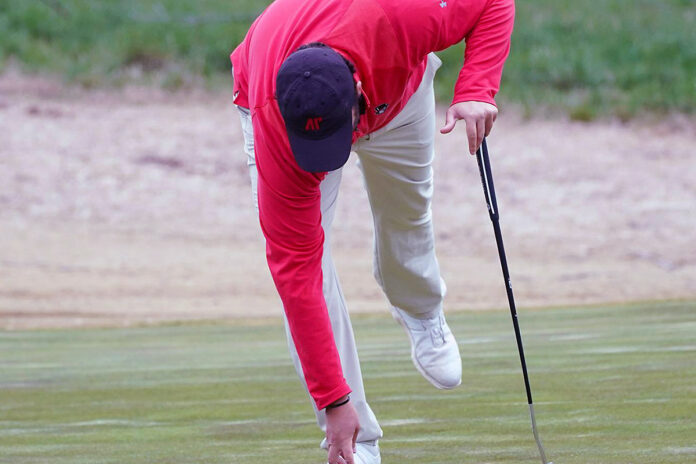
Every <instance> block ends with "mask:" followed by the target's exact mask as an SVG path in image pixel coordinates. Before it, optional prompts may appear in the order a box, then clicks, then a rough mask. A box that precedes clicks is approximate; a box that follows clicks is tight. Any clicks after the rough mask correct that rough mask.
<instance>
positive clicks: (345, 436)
mask: <svg viewBox="0 0 696 464" xmlns="http://www.w3.org/2000/svg"><path fill="white" fill-rule="evenodd" d="M345 399H346V397H343V398H341V399H339V400H338V401H336V403H340V402H342V401H344V400H345ZM359 430H360V422H359V421H358V413H357V411H356V410H355V408H354V407H353V404H352V403H351V402H350V401H349V402H347V403H346V404H344V405H343V406H338V407H336V408H327V409H326V441H327V442H328V444H329V464H354V461H353V453H355V440H356V439H357V438H358V431H359Z"/></svg>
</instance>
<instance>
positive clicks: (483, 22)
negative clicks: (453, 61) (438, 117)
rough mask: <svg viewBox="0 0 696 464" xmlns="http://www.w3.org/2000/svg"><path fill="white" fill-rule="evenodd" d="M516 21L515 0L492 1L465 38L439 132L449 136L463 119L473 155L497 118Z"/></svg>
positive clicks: (490, 0)
mask: <svg viewBox="0 0 696 464" xmlns="http://www.w3.org/2000/svg"><path fill="white" fill-rule="evenodd" d="M514 19H515V3H514V0H489V1H488V3H487V4H486V6H485V8H484V10H483V13H482V14H481V17H480V18H479V20H478V22H477V23H476V25H475V26H474V27H473V29H472V30H471V31H470V32H469V33H468V34H467V35H466V37H465V40H466V50H465V52H464V66H463V67H462V70H461V71H460V73H459V78H458V79H457V83H456V84H455V87H454V99H453V100H452V106H450V108H449V110H448V111H447V116H446V122H445V126H444V127H443V128H442V129H441V131H440V132H442V133H443V134H446V133H448V132H450V131H451V130H452V129H453V128H454V126H455V124H456V121H457V120H459V119H463V120H464V121H465V123H466V129H467V136H468V138H469V151H470V152H471V153H472V154H473V153H474V152H475V151H476V149H477V148H478V146H479V145H480V144H481V141H482V140H483V137H484V135H488V134H489V133H490V130H491V128H492V127H493V122H495V118H496V116H497V114H498V110H497V109H496V107H495V99H494V98H495V95H496V94H497V93H498V89H499V88H500V79H501V76H502V73H503V65H504V63H505V60H506V59H507V56H508V54H509V52H510V36H511V35H512V27H513V23H514Z"/></svg>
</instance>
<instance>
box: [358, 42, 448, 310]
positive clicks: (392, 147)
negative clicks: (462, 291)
mask: <svg viewBox="0 0 696 464" xmlns="http://www.w3.org/2000/svg"><path fill="white" fill-rule="evenodd" d="M439 66H440V60H439V59H438V58H437V57H436V56H435V55H434V54H431V55H430V56H429V58H428V66H427V69H426V72H425V76H424V77H423V81H422V82H421V84H420V86H419V88H418V89H417V91H416V93H415V94H414V95H413V96H412V97H411V98H410V99H409V101H408V103H407V104H406V106H405V107H404V109H403V110H402V111H401V112H400V113H399V114H398V115H397V116H396V117H395V118H394V119H393V120H392V121H391V122H390V123H389V124H387V125H386V126H385V127H384V128H382V129H380V130H378V131H376V132H374V133H372V134H370V135H369V136H366V137H363V138H361V139H360V140H359V141H358V142H357V143H356V145H355V147H354V148H355V150H356V152H357V153H358V156H359V162H360V167H361V170H362V172H363V176H364V180H365V187H366V189H367V193H368V197H369V200H370V207H371V208H372V216H373V220H374V233H375V236H374V272H375V278H376V279H377V282H378V283H379V284H380V286H381V287H382V289H383V291H384V293H385V294H386V296H387V299H388V300H389V302H390V303H391V304H392V305H393V306H396V307H398V308H399V309H402V310H404V311H406V312H407V313H409V314H411V315H413V316H416V317H419V316H423V317H425V316H429V315H432V314H434V313H435V312H437V311H439V310H440V309H441V308H442V301H443V299H444V296H445V291H446V289H445V284H444V281H443V280H442V279H441V277H440V268H439V265H438V262H437V258H436V256H435V244H434V233H433V225H432V212H431V199H432V194H433V170H432V160H433V156H434V148H433V145H434V135H435V98H434V92H433V78H434V76H435V72H436V70H437V68H438V67H439Z"/></svg>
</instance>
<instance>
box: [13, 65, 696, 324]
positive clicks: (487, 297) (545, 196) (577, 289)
mask: <svg viewBox="0 0 696 464" xmlns="http://www.w3.org/2000/svg"><path fill="white" fill-rule="evenodd" d="M442 111H443V109H441V113H442ZM443 119H444V118H443V117H442V115H441V116H440V118H439V120H440V121H442V120H443ZM437 144H438V156H437V161H436V166H435V169H436V193H435V200H434V216H435V228H436V233H437V235H438V242H437V246H438V253H439V256H440V261H441V265H442V268H443V274H444V276H445V278H446V280H447V282H448V287H449V295H448V300H447V307H448V308H450V309H452V310H454V309H456V310H459V309H470V308H476V309H481V308H499V307H504V306H505V305H506V301H505V296H504V289H503V286H502V282H501V279H502V278H501V276H500V270H499V264H498V261H497V255H496V250H495V242H494V239H493V235H492V230H491V226H490V222H489V220H488V216H487V213H486V210H485V205H484V202H483V196H482V192H481V187H480V185H479V179H478V172H477V169H476V165H475V162H474V160H473V158H471V157H469V156H468V155H465V154H463V153H462V152H463V149H462V147H464V146H465V142H464V135H463V131H461V130H460V131H457V133H456V134H455V135H450V136H439V137H438V139H437ZM490 148H491V153H492V156H493V169H494V173H495V179H496V182H497V184H496V186H497V190H498V195H499V203H500V210H501V221H502V227H503V234H504V237H505V240H506V246H507V251H508V254H509V261H510V266H511V272H512V281H513V285H514V287H515V291H516V297H517V299H518V303H519V305H520V306H521V307H525V306H527V307H529V306H550V305H568V304H587V303H602V302H614V301H627V300H629V301H633V300H645V299H673V298H694V297H696V234H694V231H695V230H696V183H694V179H696V159H695V155H696V124H694V123H693V122H690V121H679V120H677V119H673V120H672V121H671V122H670V123H666V122H665V123H659V124H646V123H631V124H628V125H624V124H619V123H605V122H602V123H592V124H585V123H570V122H568V121H565V120H556V121H552V120H522V119H521V118H519V117H517V116H516V115H515V114H511V113H504V114H503V115H502V116H501V118H500V120H499V122H498V125H497V127H496V129H495V131H494V134H493V136H492V137H491V139H490ZM341 189H342V191H341V196H340V200H339V210H338V212H337V217H336V223H335V232H334V238H333V240H334V248H335V252H334V254H335V255H336V261H337V265H338V270H339V274H340V275H341V278H342V282H343V286H344V290H345V293H346V296H347V299H348V304H349V308H350V310H351V311H354V312H365V311H385V310H386V304H385V301H384V298H383V297H382V295H381V292H380V291H379V289H378V288H377V285H376V284H375V283H374V281H373V279H372V273H371V251H370V247H371V239H372V230H371V220H370V213H369V207H368V204H367V198H366V195H365V193H364V191H363V189H362V185H361V179H360V175H359V172H358V170H357V168H356V166H355V159H354V157H352V158H351V160H350V161H349V163H348V165H347V166H346V168H345V169H344V180H343V184H342V186H341ZM280 311H281V309H280V304H279V299H278V297H277V295H276V293H275V290H274V287H273V285H272V282H271V280H270V278H269V276H268V271H267V269H266V266H265V261H264V257H263V244H262V240H261V235H260V232H259V229H258V225H257V221H256V218H255V214H254V210H253V208H252V205H251V196H250V192H249V187H248V179H247V173H246V162H245V155H244V154H243V152H242V149H241V134H240V129H239V121H238V116H237V114H236V112H235V109H234V107H233V106H232V103H231V101H230V95H227V94H223V95H219V94H218V95H211V94H206V93H204V92H200V91H197V92H194V93H188V94H185V93H178V94H169V93H166V92H163V91H157V90H143V89H125V90H123V91H120V92H103V91H93V92H84V91H77V90H74V89H65V88H63V87H62V86H60V85H58V84H56V83H54V82H51V81H43V80H37V79H27V78H23V77H18V76H4V77H1V78H0V327H4V328H25V327H62V326H80V325H90V326H92V325H127V324H136V323H148V322H160V321H166V320H190V319H208V318H227V317H269V316H271V317H279V315H280Z"/></svg>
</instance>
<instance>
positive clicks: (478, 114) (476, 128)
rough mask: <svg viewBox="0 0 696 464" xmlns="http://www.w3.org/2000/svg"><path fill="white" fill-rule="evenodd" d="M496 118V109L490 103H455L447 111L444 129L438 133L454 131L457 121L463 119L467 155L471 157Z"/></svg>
mask: <svg viewBox="0 0 696 464" xmlns="http://www.w3.org/2000/svg"><path fill="white" fill-rule="evenodd" d="M497 117H498V108H496V107H495V106H493V105H491V104H490V103H484V102H478V101H465V102H460V103H455V104H454V105H452V106H450V107H449V109H448V110H447V115H446V117H445V127H443V128H442V129H440V133H442V134H448V133H449V132H451V131H452V129H454V125H455V124H456V123H457V121H458V120H460V119H463V120H464V122H465V123H466V136H467V138H468V139H469V153H471V154H472V155H473V154H474V153H476V150H478V147H479V146H480V145H481V142H483V138H484V137H487V136H488V134H490V132H491V129H492V128H493V123H494V122H495V119H496V118H497Z"/></svg>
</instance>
